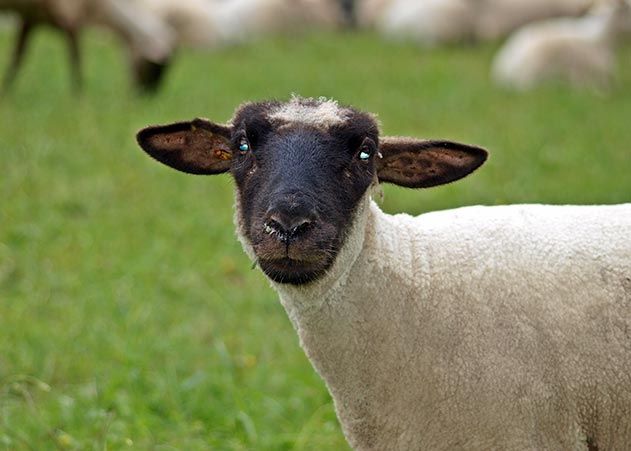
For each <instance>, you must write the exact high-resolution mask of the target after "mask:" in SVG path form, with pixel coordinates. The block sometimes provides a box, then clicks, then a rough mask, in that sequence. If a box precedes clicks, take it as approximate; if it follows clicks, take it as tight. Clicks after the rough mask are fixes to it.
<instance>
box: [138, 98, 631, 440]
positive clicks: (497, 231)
mask: <svg viewBox="0 0 631 451" xmlns="http://www.w3.org/2000/svg"><path fill="white" fill-rule="evenodd" d="M137 140H138V143H139V145H140V147H141V148H142V149H143V150H144V151H145V152H147V153H148V154H149V155H150V156H151V157H153V158H154V159H156V160H158V161H159V162H162V163H164V164H166V165H168V166H170V167H172V168H174V169H177V170H179V171H183V172H187V173H192V174H219V173H224V172H229V173H230V174H231V175H232V177H233V178H234V180H235V182H236V213H235V223H236V228H237V234H238V238H239V240H240V241H241V243H242V244H243V247H244V249H245V251H246V253H247V254H248V255H249V256H250V257H251V258H252V259H253V260H254V261H255V262H256V264H258V266H259V267H260V268H261V270H262V271H263V272H264V273H265V275H266V276H267V277H268V278H269V279H270V281H271V284H272V286H273V288H274V289H275V290H276V291H277V292H278V294H279V296H280V301H281V303H282V305H283V306H284V308H285V309H286V311H287V314H288V316H289V318H290V320H291V322H292V324H293V326H294V327H295V329H296V331H297V333H298V335H299V337H300V344H301V346H302V347H303V349H304V350H305V352H306V354H307V356H308V357H309V359H310V360H311V362H312V364H313V366H314V367H315V369H316V370H317V372H318V373H319V374H320V376H321V377H322V378H323V379H324V381H325V383H326V385H327V388H328V390H329V391H330V393H331V395H332V397H333V400H334V403H335V409H336V413H337V415H338V418H339V420H340V422H341V425H342V428H343V430H344V434H345V436H346V438H347V439H348V441H349V443H350V445H351V446H353V447H354V448H355V449H359V450H384V449H401V450H408V449H445V450H454V449H472V450H473V449H480V450H482V449H502V450H524V449H577V450H578V449H583V450H587V449H589V450H596V449H626V448H627V447H628V444H629V443H631V311H630V306H631V240H630V239H629V237H630V236H631V204H623V205H617V206H548V205H510V206H495V207H483V206H474V207H464V208H458V209H455V210H447V211H440V212H432V213H427V214H423V215H420V216H417V217H411V216H408V215H405V214H399V215H394V216H392V215H388V214H385V213H383V212H382V211H381V210H380V209H379V207H378V206H377V205H376V204H375V202H374V201H373V200H372V199H371V195H372V193H373V192H374V191H375V189H377V187H378V185H379V183H393V184H396V185H400V186H403V187H408V188H425V187H431V186H436V185H441V184H445V183H450V182H453V181H456V180H458V179H460V178H462V177H465V176H466V175H468V174H469V173H471V172H473V171H474V170H475V169H476V168H478V167H479V166H480V165H482V164H483V163H484V161H485V160H486V157H487V152H486V151H485V150H483V149H482V148H479V147H476V146H470V145H464V144H459V143H454V142H450V141H436V140H420V139H415V138H401V137H396V138H394V137H381V138H380V137H379V126H378V123H377V121H376V119H375V117H374V116H373V115H370V114H367V113H363V112H360V111H358V110H356V109H354V108H351V107H345V106H340V105H338V104H337V103H336V102H334V101H331V100H326V99H318V100H314V99H303V98H298V97H294V98H292V99H291V100H290V101H288V102H277V101H270V102H258V103H246V104H244V105H242V106H241V107H240V108H238V109H237V111H236V113H235V115H234V117H233V118H232V120H231V121H230V123H228V124H226V125H222V124H218V123H214V122H210V121H208V120H206V119H195V120H193V121H191V122H180V123H175V124H170V125H166V126H152V127H147V128H145V129H143V130H141V131H140V132H139V133H138V135H137Z"/></svg>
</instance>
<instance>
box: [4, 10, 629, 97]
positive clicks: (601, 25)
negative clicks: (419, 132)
mask: <svg viewBox="0 0 631 451" xmlns="http://www.w3.org/2000/svg"><path fill="white" fill-rule="evenodd" d="M615 2H619V4H624V3H625V2H624V0H420V1H419V0H0V10H5V11H10V12H13V13H14V14H15V15H17V17H18V18H19V22H20V24H19V26H18V32H17V36H16V43H15V47H14V50H13V57H12V60H11V62H10V63H9V66H8V69H7V71H6V74H5V77H4V88H5V90H6V89H7V88H8V87H9V86H10V85H11V83H12V82H13V80H14V79H15V77H16V74H17V71H18V69H19V67H20V65H21V62H22V60H23V58H24V54H25V51H26V47H27V44H28V41H29V37H30V35H31V32H32V30H33V28H34V27H36V26H37V25H39V24H47V25H51V26H53V27H55V28H57V29H58V30H60V31H62V32H63V34H64V35H65V38H66V41H67V43H68V48H69V54H70V62H71V67H72V75H73V83H74V86H75V87H77V88H78V87H79V86H80V85H81V69H80V60H81V52H80V49H79V42H78V41H79V33H80V30H81V29H82V28H84V27H87V26H100V27H101V28H103V29H105V30H107V31H108V32H110V33H112V34H114V35H116V36H117V37H119V39H120V41H121V43H122V45H123V49H124V51H125V52H126V53H127V54H128V58H129V60H130V66H131V69H132V76H133V78H134V81H135V83H136V85H137V86H138V87H140V88H141V89H144V90H147V91H154V90H156V89H158V87H159V86H160V84H161V83H162V79H163V76H164V73H165V71H166V69H167V67H168V66H169V64H170V63H171V62H172V61H173V60H174V55H175V53H176V51H177V49H178V48H181V47H192V48H198V49H204V50H213V49H217V48H221V47H224V46H228V45H234V44H244V43H248V42H253V41H254V40H255V39H257V38H260V37H263V36H266V35H276V34H289V35H293V34H297V33H301V32H303V31H304V30H331V31H333V30H339V29H342V28H349V29H352V28H354V27H355V26H358V27H360V28H367V29H376V30H377V31H378V32H379V33H381V34H382V35H383V36H386V37H388V38H393V39H397V40H409V41H411V42H417V43H419V44H421V45H423V46H426V47H436V46H440V45H445V44H451V45H454V44H464V43H466V44H471V43H474V42H481V41H489V40H491V41H494V40H498V39H502V38H504V37H505V36H508V35H510V34H511V33H513V32H515V31H516V30H518V29H519V28H520V27H522V26H524V25H526V28H525V29H524V30H522V31H519V32H517V33H516V35H515V36H514V37H511V38H510V39H509V41H508V43H507V44H506V46H505V47H504V48H503V49H502V50H501V51H500V53H499V55H498V56H497V58H496V61H495V62H494V64H493V74H494V78H495V79H496V80H498V81H499V82H500V83H502V84H504V85H507V86H513V87H518V88H520V89H526V88H529V87H532V86H534V85H535V84H536V83H537V82H538V81H541V80H544V79H548V78H551V77H553V75H554V74H556V75H557V77H556V78H557V79H559V78H561V79H563V80H567V81H569V82H570V83H571V84H573V85H594V84H597V85H599V86H604V85H607V84H608V81H609V80H610V79H611V77H612V73H613V71H614V67H615V63H614V61H615V54H614V43H613V41H614V40H615V39H614V35H615V36H619V35H621V34H623V31H622V28H623V27H624V26H627V27H628V24H626V23H627V22H628V20H626V19H621V18H620V17H617V16H618V15H624V14H623V9H620V10H619V13H614V14H613V15H611V14H610V17H611V19H604V18H603V17H604V16H607V14H608V13H607V11H606V10H607V9H608V8H609V6H608V5H610V4H613V3H615ZM594 4H595V5H596V6H594ZM590 8H591V9H590ZM609 10H611V8H609ZM586 11H589V14H588V15H587V16H586V17H585V18H581V19H579V20H577V21H572V20H571V19H572V18H574V17H577V16H580V15H582V14H585V12H586ZM625 17H626V16H625ZM553 18H560V20H559V21H557V22H555V21H552V22H550V21H548V22H544V23H542V24H541V25H538V22H540V21H546V20H550V19H553ZM613 22H615V24H614V23H613ZM533 23H534V24H535V25H531V24H533ZM614 29H615V30H614ZM555 30H556V31H555ZM570 35H571V37H569V36H570ZM544 41H549V43H548V44H544ZM552 41H554V42H556V44H554V43H553V42H552ZM561 41H564V42H565V43H564V44H559V43H560V42H561ZM568 41H571V44H568V43H567V42H568ZM553 45H554V46H555V48H556V50H555V51H553V50H551V48H552V46H553ZM564 45H565V46H569V47H571V50H567V51H566V50H565V47H563V46H564ZM526 47H527V49H526ZM546 49H547V50H546ZM554 52H556V53H554ZM559 52H560V53H563V57H558V58H557V57H555V56H552V55H557V54H559ZM525 53H528V56H526V55H525ZM544 53H545V54H546V55H547V56H543V54H544ZM570 54H572V55H573V56H572V57H571V58H570V57H569V56H568V55H570ZM579 54H580V55H581V56H580V57H577V56H575V55H579ZM553 59H554V60H555V62H554V64H553V65H551V64H549V61H551V60H553ZM564 60H565V61H566V62H565V63H563V62H562V61H564ZM570 60H571V64H570ZM558 66H564V69H560V68H559V67H558ZM570 66H572V68H570ZM543 72H545V74H546V75H543ZM559 72H564V74H560V73H559ZM569 72H572V74H571V75H569ZM517 79H519V80H517ZM579 79H580V81H579ZM511 80H512V81H511Z"/></svg>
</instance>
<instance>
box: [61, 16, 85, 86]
mask: <svg viewBox="0 0 631 451" xmlns="http://www.w3.org/2000/svg"><path fill="white" fill-rule="evenodd" d="M64 32H65V34H66V38H67V39H68V51H69V56H70V70H71V72H72V74H71V75H72V87H73V89H74V90H75V91H77V92H78V91H81V88H82V86H83V77H82V76H81V49H80V44H79V33H78V31H77V30H76V29H74V28H68V29H65V30H64Z"/></svg>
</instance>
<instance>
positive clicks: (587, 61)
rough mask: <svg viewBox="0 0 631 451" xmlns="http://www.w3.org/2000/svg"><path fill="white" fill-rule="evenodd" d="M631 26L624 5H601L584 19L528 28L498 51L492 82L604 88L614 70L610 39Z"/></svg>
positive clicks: (629, 8)
mask: <svg viewBox="0 0 631 451" xmlns="http://www.w3.org/2000/svg"><path fill="white" fill-rule="evenodd" d="M629 23H631V6H630V5H629V4H628V3H627V2H625V1H624V0H619V1H617V2H610V3H603V4H601V5H597V6H596V8H595V9H594V10H593V11H591V12H590V14H588V15H587V16H585V17H582V18H578V19H556V20H550V21H546V22H540V23H534V24H531V25H527V26H525V27H524V28H522V29H521V30H519V31H518V32H517V33H515V35H513V36H512V37H511V38H510V39H509V40H508V41H507V42H506V43H505V44H504V46H503V47H502V48H501V49H500V50H499V51H498V53H497V55H496V57H495V59H494V62H493V68H492V73H493V78H494V79H495V80H496V81H497V82H498V83H500V84H502V85H504V86H507V87H510V88H514V89H518V90H526V89H530V88H533V87H534V86H536V85H538V84H540V83H542V82H545V81H549V80H560V81H565V82H568V83H570V84H571V85H573V86H577V87H579V86H580V87H585V86H587V87H594V88H599V89H603V88H606V87H607V86H608V85H609V84H610V82H611V79H612V77H613V75H614V71H615V54H614V51H615V48H614V47H615V45H614V44H615V40H616V37H617V36H618V35H619V34H620V32H621V31H622V30H624V29H625V27H629Z"/></svg>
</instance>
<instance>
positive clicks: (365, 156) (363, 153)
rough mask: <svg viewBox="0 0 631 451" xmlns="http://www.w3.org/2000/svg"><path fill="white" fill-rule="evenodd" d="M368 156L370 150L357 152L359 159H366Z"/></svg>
mask: <svg viewBox="0 0 631 451" xmlns="http://www.w3.org/2000/svg"><path fill="white" fill-rule="evenodd" d="M369 158H370V152H367V151H366V150H362V151H361V152H360V153H359V159H360V160H362V161H366V160H368V159H369Z"/></svg>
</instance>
